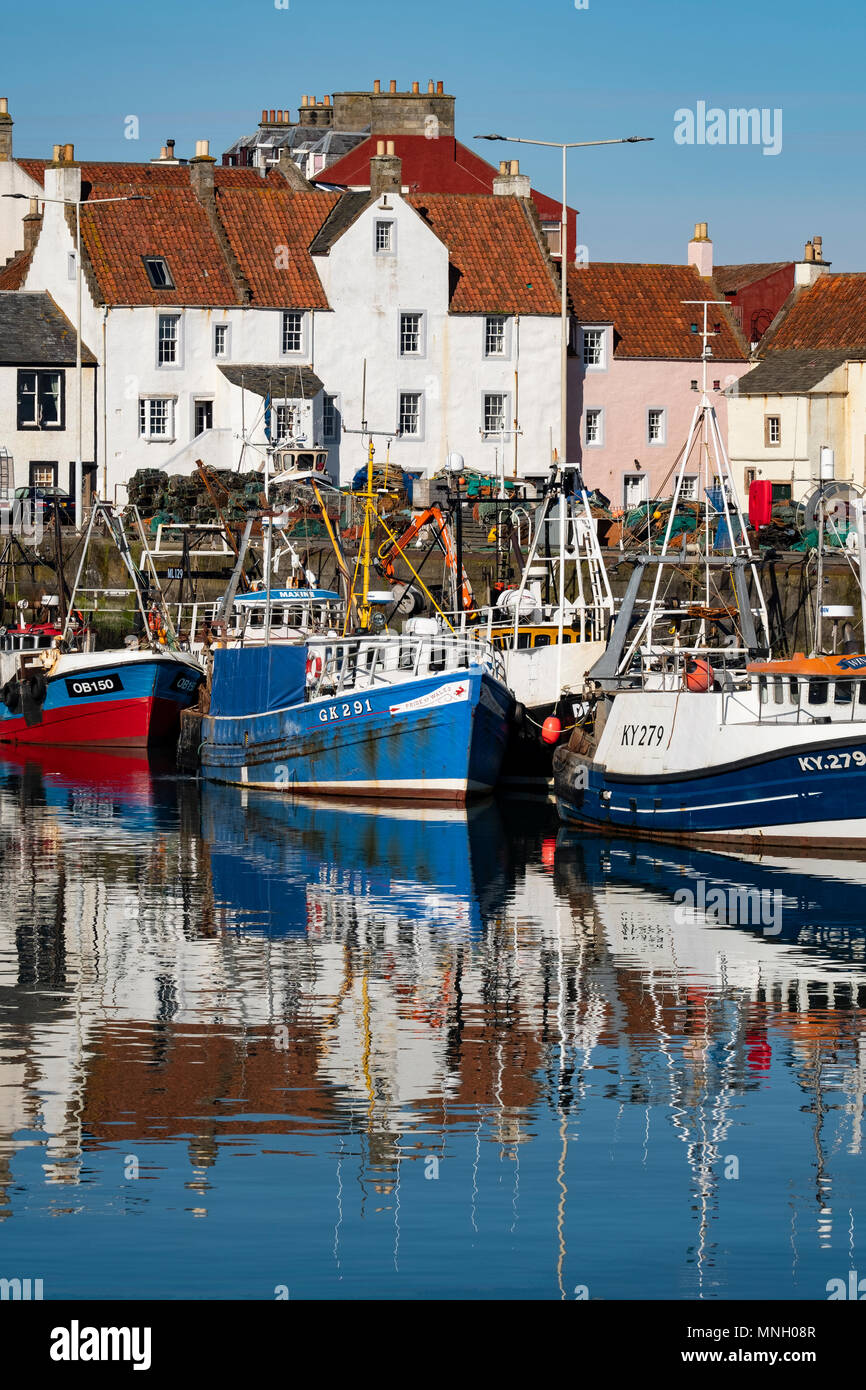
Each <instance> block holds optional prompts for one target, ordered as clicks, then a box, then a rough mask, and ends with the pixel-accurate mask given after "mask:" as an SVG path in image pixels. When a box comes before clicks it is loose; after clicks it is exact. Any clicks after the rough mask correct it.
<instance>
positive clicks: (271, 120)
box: [268, 111, 277, 125]
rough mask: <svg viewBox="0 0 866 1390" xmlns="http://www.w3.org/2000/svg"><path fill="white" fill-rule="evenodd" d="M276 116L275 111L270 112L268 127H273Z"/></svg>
mask: <svg viewBox="0 0 866 1390" xmlns="http://www.w3.org/2000/svg"><path fill="white" fill-rule="evenodd" d="M276 114H277V113H276V111H271V113H270V120H269V122H268V124H269V125H273V124H274V117H275V116H276Z"/></svg>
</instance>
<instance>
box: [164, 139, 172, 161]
mask: <svg viewBox="0 0 866 1390" xmlns="http://www.w3.org/2000/svg"><path fill="white" fill-rule="evenodd" d="M165 145H166V149H167V150H168V153H169V157H170V158H171V159H174V141H173V140H166V142H165Z"/></svg>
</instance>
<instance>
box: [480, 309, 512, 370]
mask: <svg viewBox="0 0 866 1390" xmlns="http://www.w3.org/2000/svg"><path fill="white" fill-rule="evenodd" d="M493 322H495V323H501V324H502V351H501V352H489V351H488V347H487V333H488V325H489V324H490V323H493ZM481 356H482V357H483V358H484V360H485V362H507V361H508V359H509V358H510V356H511V319H510V318H509V316H508V314H485V315H484V318H483V319H482V320H481Z"/></svg>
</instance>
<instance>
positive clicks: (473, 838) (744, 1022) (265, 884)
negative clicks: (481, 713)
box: [0, 754, 866, 1298]
mask: <svg viewBox="0 0 866 1390" xmlns="http://www.w3.org/2000/svg"><path fill="white" fill-rule="evenodd" d="M124 762H125V760H124ZM0 833H2V837H3V846H4V853H3V856H2V859H0V891H2V893H3V896H4V901H5V903H6V904H7V910H6V912H5V913H4V914H3V915H2V917H0V1004H2V1008H0V1059H2V1080H3V1084H2V1086H0V1221H2V1217H4V1216H13V1215H14V1217H15V1218H16V1219H15V1220H7V1221H6V1222H5V1223H4V1224H3V1225H2V1230H3V1244H4V1261H5V1262H6V1264H8V1265H9V1268H10V1269H11V1270H12V1272H13V1273H14V1269H17V1268H19V1267H20V1268H22V1269H24V1270H26V1269H30V1268H37V1267H38V1270H39V1272H40V1275H41V1276H42V1277H43V1278H44V1280H45V1290H46V1293H45V1296H46V1297H61V1296H75V1297H79V1298H80V1297H84V1296H88V1297H89V1296H93V1297H105V1296H113V1297H117V1296H118V1295H119V1296H121V1297H135V1296H144V1297H155V1298H166V1297H190V1296H196V1297H249V1298H272V1297H274V1291H275V1289H277V1288H280V1287H284V1288H288V1290H289V1291H290V1296H291V1297H292V1298H302V1297H310V1296H322V1297H332V1298H344V1297H353V1296H354V1297H357V1296H361V1295H364V1296H370V1295H372V1296H381V1297H428V1296H452V1297H460V1296H463V1297H473V1296H474V1297H477V1296H484V1295H489V1296H502V1297H512V1296H514V1297H517V1296H527V1295H529V1296H536V1297H553V1298H574V1297H582V1296H585V1293H584V1291H586V1294H588V1296H589V1297H593V1298H596V1297H600V1298H614V1297H625V1298H641V1297H649V1296H652V1297H663V1296H668V1297H690V1298H692V1297H705V1298H712V1297H730V1296H735V1295H738V1296H744V1297H756V1298H761V1297H774V1298H788V1297H792V1298H797V1297H825V1296H826V1295H825V1293H824V1288H825V1285H826V1282H827V1281H828V1280H829V1279H831V1278H836V1277H841V1278H845V1277H846V1274H847V1271H848V1270H849V1269H856V1268H857V1267H858V1266H857V1264H856V1263H855V1262H854V1261H856V1258H857V1252H856V1239H857V1235H858V1233H859V1229H860V1227H861V1225H862V1206H863V1197H862V1193H863V1184H862V1177H861V1174H862V1161H863V1158H862V1134H861V1130H862V1115H863V1093H864V1080H866V1053H864V1047H863V1019H864V1015H863V1009H864V1006H866V961H864V952H863V944H864V931H863V928H862V927H860V925H859V924H858V921H857V913H856V901H857V899H858V896H859V895H860V894H861V893H862V886H861V877H862V873H863V871H862V870H861V868H860V866H853V867H851V868H846V867H845V866H841V867H840V864H839V863H838V861H837V862H834V863H833V864H831V865H824V864H822V863H816V864H807V863H801V864H794V865H789V864H784V863H780V864H778V865H777V864H775V863H773V862H768V861H761V862H760V863H757V862H751V861H748V860H743V859H738V858H734V857H733V856H728V855H717V854H699V855H690V854H689V853H688V852H687V851H684V850H680V849H679V848H675V849H671V850H668V849H667V848H664V849H661V850H660V847H658V846H653V845H651V846H648V847H647V846H640V845H638V844H631V843H628V842H624V841H622V840H618V841H617V842H616V843H615V844H607V843H605V842H604V841H600V840H598V839H597V838H593V839H592V840H588V841H584V842H582V843H581V842H580V841H571V840H568V839H566V838H565V837H564V836H562V835H560V837H559V842H558V843H557V840H556V827H555V822H554V820H553V818H552V816H551V814H550V811H549V810H548V809H546V808H538V807H535V806H533V805H532V804H531V803H517V802H512V803H504V804H502V805H501V806H497V805H495V804H493V803H488V804H487V805H483V806H479V807H478V808H476V809H475V810H473V811H472V812H470V813H469V814H468V815H467V814H466V813H465V812H464V811H463V810H447V809H442V808H437V809H430V810H426V811H419V810H415V809H411V810H410V809H409V808H405V809H403V810H396V811H395V810H394V809H393V808H392V809H376V808H373V807H370V806H365V807H363V808H358V807H344V806H338V805H332V804H330V803H315V802H309V801H306V800H298V801H296V802H294V803H293V802H292V800H291V799H290V798H287V797H285V796H284V795H279V796H277V795H270V794H268V793H267V792H259V791H255V790H252V789H250V790H247V791H244V790H241V789H235V788H231V787H216V786H206V787H201V788H200V787H199V786H198V785H197V784H196V783H195V782H192V781H183V780H178V779H176V778H174V777H173V776H171V775H168V774H167V773H165V772H163V771H161V770H160V769H153V768H152V767H148V766H146V765H143V764H135V765H132V764H130V765H129V766H128V767H127V766H123V767H122V766H121V763H120V762H118V761H115V760H110V762H106V763H105V765H104V766H103V765H102V764H100V765H99V766H98V767H97V766H96V764H95V763H89V764H88V767H87V769H86V773H85V775H84V776H82V775H81V774H80V773H78V772H77V771H76V769H75V768H74V767H72V766H71V765H70V766H68V767H63V768H57V767H56V765H52V766H49V764H48V763H44V764H40V763H39V761H38V760H37V761H34V760H33V759H32V758H31V757H30V755H29V754H28V755H27V757H26V758H24V757H22V758H19V759H17V760H16V761H14V762H10V761H8V760H6V761H0ZM701 884H703V890H701V888H700V885H701ZM736 887H739V888H740V889H742V890H746V889H753V890H755V891H756V893H757V898H755V899H753V900H752V901H753V903H756V904H757V907H756V908H755V911H758V912H759V914H760V912H761V911H762V910H766V913H767V914H770V920H769V921H767V922H764V921H763V919H760V920H758V921H756V922H751V923H741V924H738V925H721V924H719V923H716V922H715V921H712V920H710V921H707V920H705V919H706V917H707V914H706V912H705V911H704V909H703V907H701V903H702V902H703V904H704V907H705V906H706V904H707V903H708V902H709V893H710V892H711V891H713V890H714V889H724V890H725V891H728V890H730V889H731V888H736ZM684 888H685V889H686V890H688V892H689V893H692V895H693V897H692V898H691V899H690V898H688V896H686V897H685V898H682V897H680V898H678V897H677V896H676V895H677V894H678V893H681V892H682V890H683V889H684ZM701 891H703V893H704V898H703V899H701V897H700V894H701ZM776 893H780V894H781V918H780V919H779V918H778V915H773V914H777V908H778V906H779V901H780V900H779V899H778V898H776V897H775V896H773V895H775V894H776ZM762 894H763V896H762ZM767 894H769V896H767ZM729 901H733V900H732V899H728V898H726V899H725V902H726V903H728V902H729ZM726 920H727V919H726ZM734 1168H736V1169H737V1172H736V1173H734V1171H733V1169H734ZM48 1217H53V1218H57V1217H63V1218H64V1221H63V1224H62V1225H61V1226H60V1227H58V1225H57V1221H56V1220H52V1221H49V1220H48V1219H47V1218H48ZM131 1217H135V1218H136V1219H135V1220H131V1219H129V1218H131ZM58 1231H60V1233H61V1235H60V1238H58ZM169 1252H170V1253H169ZM226 1256H229V1258H226ZM13 1266H14V1269H13V1268H12V1267H13ZM0 1273H2V1271H0Z"/></svg>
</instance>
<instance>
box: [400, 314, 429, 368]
mask: <svg viewBox="0 0 866 1390" xmlns="http://www.w3.org/2000/svg"><path fill="white" fill-rule="evenodd" d="M410 316H411V317H412V318H417V320H418V349H417V351H415V352H407V351H405V350H404V348H403V320H404V318H408V317H410ZM397 355H398V357H426V356H427V315H426V314H425V312H424V310H423V309H401V310H400V313H399V315H398V317H397Z"/></svg>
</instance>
